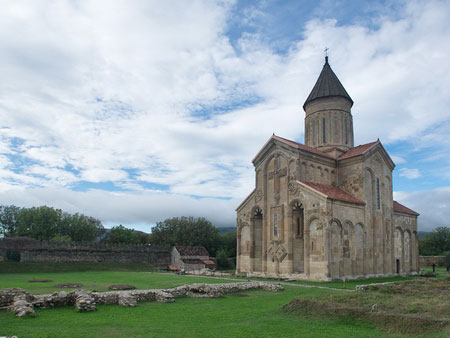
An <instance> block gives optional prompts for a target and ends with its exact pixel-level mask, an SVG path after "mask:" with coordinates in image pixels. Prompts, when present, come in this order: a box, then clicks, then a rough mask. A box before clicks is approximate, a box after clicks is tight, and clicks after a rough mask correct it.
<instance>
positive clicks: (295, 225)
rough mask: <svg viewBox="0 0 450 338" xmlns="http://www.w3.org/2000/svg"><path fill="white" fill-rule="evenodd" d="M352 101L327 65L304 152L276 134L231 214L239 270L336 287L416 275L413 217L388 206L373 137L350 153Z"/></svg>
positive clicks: (379, 149) (387, 184)
mask: <svg viewBox="0 0 450 338" xmlns="http://www.w3.org/2000/svg"><path fill="white" fill-rule="evenodd" d="M352 105H353V101H352V100H351V98H350V97H349V96H348V94H347V92H346V91H345V89H344V88H343V86H342V84H341V83H340V82H339V80H338V79H337V77H336V75H334V73H333V71H332V70H331V68H330V66H329V64H328V60H327V61H326V63H325V65H324V69H323V70H322V73H321V74H320V77H319V79H318V81H317V83H316V85H315V87H314V89H313V91H312V92H311V94H310V96H309V97H308V99H307V101H306V102H305V105H304V107H303V108H304V110H305V112H306V118H305V145H303V144H300V143H296V142H293V141H290V140H287V139H284V138H282V137H279V136H276V135H273V136H272V137H271V138H270V139H269V140H268V141H267V143H266V144H265V145H264V146H263V148H262V149H261V150H260V152H259V153H258V154H257V155H256V157H255V158H254V159H253V164H254V166H255V174H256V187H255V189H254V190H253V192H252V193H251V194H250V195H249V196H248V197H247V198H246V199H245V200H244V201H243V202H242V203H241V204H240V205H239V207H238V208H237V227H238V235H237V236H238V238H237V243H238V244H237V272H240V273H251V274H252V275H256V276H268V277H287V278H292V279H309V280H334V279H351V278H360V277H369V276H389V275H394V274H410V273H417V272H418V269H419V264H418V239H417V216H418V214H417V213H416V212H414V211H412V210H410V209H408V208H406V207H405V206H403V205H401V204H399V203H397V202H395V201H393V198H392V171H393V169H394V166H395V165H394V163H393V161H392V160H391V158H390V157H389V155H388V153H387V152H386V150H385V149H384V147H383V145H382V144H381V142H380V141H379V140H377V141H375V142H371V143H368V144H364V145H361V146H357V147H354V141H353V140H354V137H353V122H352V115H351V106H352Z"/></svg>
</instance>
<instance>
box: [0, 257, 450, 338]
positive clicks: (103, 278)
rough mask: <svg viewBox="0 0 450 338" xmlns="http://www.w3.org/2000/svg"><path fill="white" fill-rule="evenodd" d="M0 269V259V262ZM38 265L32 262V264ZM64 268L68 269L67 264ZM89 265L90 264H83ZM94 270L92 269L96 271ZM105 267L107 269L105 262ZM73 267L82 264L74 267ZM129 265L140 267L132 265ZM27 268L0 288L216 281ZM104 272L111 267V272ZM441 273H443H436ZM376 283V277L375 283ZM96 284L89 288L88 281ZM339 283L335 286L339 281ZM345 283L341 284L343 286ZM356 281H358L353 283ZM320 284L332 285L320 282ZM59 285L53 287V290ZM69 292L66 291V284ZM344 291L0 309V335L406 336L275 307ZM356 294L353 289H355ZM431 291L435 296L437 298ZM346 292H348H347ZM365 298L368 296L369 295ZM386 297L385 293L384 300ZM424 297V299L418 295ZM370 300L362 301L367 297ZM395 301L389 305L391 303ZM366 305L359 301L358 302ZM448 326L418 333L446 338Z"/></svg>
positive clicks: (1, 280)
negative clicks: (83, 309)
mask: <svg viewBox="0 0 450 338" xmlns="http://www.w3.org/2000/svg"><path fill="white" fill-rule="evenodd" d="M0 268H1V264H0ZM35 268H37V265H36V266H35ZM66 268H70V266H66ZM90 268H92V267H90ZM98 268H99V267H97V269H98ZM110 268H111V267H110ZM74 269H78V270H79V269H81V267H80V266H79V265H78V266H76V267H74ZM135 269H137V270H139V268H138V267H135ZM38 270H39V269H35V271H34V272H30V273H7V274H5V273H2V274H0V289H4V288H7V287H21V288H24V289H26V290H29V291H31V292H33V293H36V294H37V293H50V292H53V291H54V290H56V289H54V288H53V287H52V285H53V284H54V283H70V282H80V283H83V284H85V285H84V288H86V289H90V290H93V289H95V290H104V289H105V288H106V287H107V286H108V285H110V284H132V285H135V286H137V287H138V288H143V289H147V288H167V287H173V286H176V285H181V284H186V283H194V282H206V283H218V282H220V280H217V279H211V278H204V277H190V276H177V275H173V274H168V273H151V272H145V271H128V272H126V271H76V272H50V271H48V270H52V268H51V267H49V266H47V265H42V268H41V269H40V270H41V271H42V270H47V271H48V272H37V271H38ZM110 270H111V269H110ZM442 276H444V275H442ZM29 279H53V280H54V282H52V283H29V282H27V280H29ZM377 281H379V280H377ZM94 282H95V283H96V285H95V286H94V285H93V283H94ZM338 284H339V283H338ZM345 284H346V288H347V287H348V284H347V283H345ZM359 284H361V283H359ZM320 285H323V286H332V287H334V286H335V285H333V284H330V283H320ZM58 290H59V289H58ZM69 290H70V289H69ZM353 294H354V293H350V294H349V293H348V292H344V291H333V290H328V289H317V288H303V287H298V286H287V287H286V289H285V290H284V291H281V292H278V293H273V292H268V291H262V290H256V291H247V292H245V293H244V295H245V296H243V295H241V296H233V295H226V296H224V297H222V298H218V299H197V298H177V299H176V301H175V303H156V302H144V303H139V304H138V306H137V307H135V308H124V307H121V306H118V305H99V306H97V309H98V311H95V312H89V313H77V312H76V311H75V309H74V308H72V307H61V308H52V309H45V310H43V309H37V311H36V312H37V317H36V318H24V319H22V318H16V317H14V315H13V313H11V312H9V311H6V310H0V336H12V335H16V336H18V337H299V336H301V337H409V336H411V335H404V334H400V333H389V332H387V331H382V330H381V329H380V328H379V327H376V326H375V325H374V324H372V323H371V322H370V321H369V320H367V319H365V318H356V317H354V316H351V315H348V316H328V315H324V314H319V315H314V314H310V315H302V314H300V313H298V312H286V311H283V310H282V308H283V307H284V306H285V305H286V304H289V303H290V302H291V301H292V300H293V299H295V298H297V299H303V300H311V301H315V300H318V299H320V300H327V299H347V297H349V295H353ZM355 294H356V293H355ZM436 296H437V295H436ZM352 297H353V296H352ZM371 297H372V296H371ZM388 297H389V295H386V298H388ZM424 299H425V298H424ZM371 301H372V300H371V299H369V300H367V302H371ZM398 301H399V300H398V298H397V299H396V302H398ZM364 304H365V303H364ZM448 334H449V332H448V331H443V332H440V333H439V332H431V333H428V334H424V333H423V332H421V333H420V336H421V337H423V336H428V337H447V336H448Z"/></svg>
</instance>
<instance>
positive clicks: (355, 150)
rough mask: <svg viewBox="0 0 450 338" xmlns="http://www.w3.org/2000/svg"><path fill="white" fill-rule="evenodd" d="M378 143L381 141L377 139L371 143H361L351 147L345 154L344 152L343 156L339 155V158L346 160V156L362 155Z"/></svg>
mask: <svg viewBox="0 0 450 338" xmlns="http://www.w3.org/2000/svg"><path fill="white" fill-rule="evenodd" d="M378 143H380V141H378V140H377V141H375V142H370V143H366V144H362V145H359V146H357V147H354V148H350V149H349V150H348V151H347V152H346V153H345V154H342V155H341V156H339V158H338V160H344V159H346V158H350V157H355V156H358V155H362V154H364V153H365V152H366V151H368V150H369V149H371V148H372V147H374V146H375V145H377V144H378Z"/></svg>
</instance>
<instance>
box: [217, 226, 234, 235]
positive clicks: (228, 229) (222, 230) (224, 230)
mask: <svg viewBox="0 0 450 338" xmlns="http://www.w3.org/2000/svg"><path fill="white" fill-rule="evenodd" d="M217 229H219V231H220V232H219V233H221V234H224V233H227V232H233V231H236V227H224V228H217Z"/></svg>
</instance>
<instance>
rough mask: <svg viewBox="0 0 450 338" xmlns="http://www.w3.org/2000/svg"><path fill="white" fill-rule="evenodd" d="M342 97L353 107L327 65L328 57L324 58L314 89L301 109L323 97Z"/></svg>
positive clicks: (348, 96) (339, 82) (349, 98)
mask: <svg viewBox="0 0 450 338" xmlns="http://www.w3.org/2000/svg"><path fill="white" fill-rule="evenodd" d="M337 96H340V97H343V98H346V99H347V100H349V101H350V102H351V104H352V105H353V100H352V99H351V97H350V95H348V93H347V91H346V90H345V88H344V86H343V85H342V83H341V81H339V79H338V78H337V76H336V74H334V72H333V70H332V69H331V67H330V65H329V63H328V56H326V57H325V64H324V65H323V69H322V72H321V73H320V75H319V78H318V79H317V82H316V84H315V85H314V88H313V89H312V91H311V93H310V94H309V96H308V98H307V99H306V101H305V103H304V104H303V109H305V107H306V105H307V104H308V103H310V102H312V101H314V100H317V99H321V98H325V97H337Z"/></svg>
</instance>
